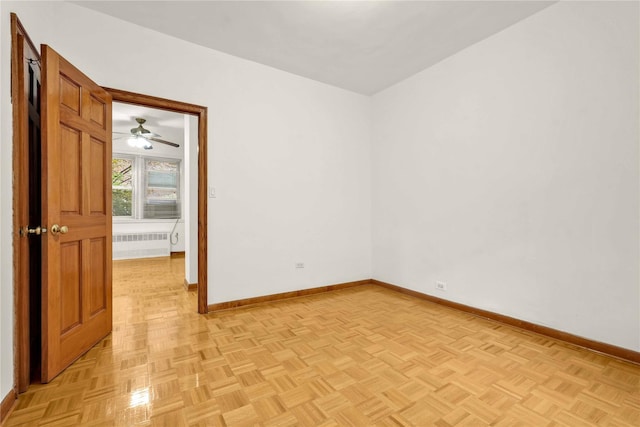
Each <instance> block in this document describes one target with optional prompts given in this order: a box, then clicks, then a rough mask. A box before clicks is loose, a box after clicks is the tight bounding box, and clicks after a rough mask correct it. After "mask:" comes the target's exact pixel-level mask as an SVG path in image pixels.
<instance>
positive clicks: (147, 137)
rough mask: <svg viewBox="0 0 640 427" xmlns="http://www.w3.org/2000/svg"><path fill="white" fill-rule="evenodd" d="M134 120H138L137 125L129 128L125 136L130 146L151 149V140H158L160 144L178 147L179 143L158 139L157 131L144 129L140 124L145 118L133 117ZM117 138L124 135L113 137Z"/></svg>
mask: <svg viewBox="0 0 640 427" xmlns="http://www.w3.org/2000/svg"><path fill="white" fill-rule="evenodd" d="M135 120H136V122H138V126H137V127H134V128H131V134H130V135H129V137H128V138H127V143H128V144H129V145H130V146H132V147H138V148H144V149H145V150H151V149H153V145H152V144H151V141H153V142H159V143H161V144H166V145H170V146H172V147H176V148H177V147H180V145H179V144H176V143H175V142H171V141H165V140H164V139H160V136H161V135H158V134H157V133H153V132H151V131H150V130H148V129H145V128H144V126H142V125H143V124H144V123H145V122H146V121H147V120H146V119H143V118H141V117H135ZM113 133H114V134H122V135H128V134H127V133H124V132H113ZM118 138H124V136H119V137H117V138H114V139H118Z"/></svg>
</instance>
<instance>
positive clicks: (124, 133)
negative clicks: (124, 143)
mask: <svg viewBox="0 0 640 427" xmlns="http://www.w3.org/2000/svg"><path fill="white" fill-rule="evenodd" d="M111 133H112V134H114V135H115V134H116V133H117V134H119V135H131V133H130V132H111Z"/></svg>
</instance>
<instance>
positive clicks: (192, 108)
mask: <svg viewBox="0 0 640 427" xmlns="http://www.w3.org/2000/svg"><path fill="white" fill-rule="evenodd" d="M25 45H28V46H29V47H30V48H31V49H32V50H33V51H34V52H36V53H39V49H36V48H35V45H34V44H33V42H32V41H31V39H30V38H29V35H28V34H27V32H26V31H25V29H24V26H23V25H22V23H21V22H20V20H19V19H18V17H17V15H16V14H14V13H12V14H11V101H12V109H13V112H12V114H13V121H12V129H13V137H12V143H13V165H12V166H13V171H12V172H13V185H12V189H13V230H12V236H13V238H12V242H13V297H14V299H13V306H14V325H13V336H14V338H13V343H14V344H13V355H14V360H13V365H14V366H13V369H14V375H13V379H14V387H13V392H14V395H15V396H17V394H18V393H20V392H24V391H26V389H27V387H28V385H29V382H30V376H29V374H30V372H29V370H30V367H29V365H28V364H27V363H25V361H28V360H29V355H30V346H29V333H28V332H27V331H26V330H25V327H28V325H29V304H28V303H27V301H28V297H29V289H28V287H29V281H28V280H25V277H26V278H27V279H28V277H29V276H28V266H27V267H25V263H24V258H26V256H27V255H28V253H27V254H22V253H21V251H20V246H21V245H20V243H21V240H20V239H22V238H23V237H21V235H20V232H19V230H20V228H21V227H23V226H26V225H34V224H23V222H24V210H25V203H28V195H29V193H28V192H29V186H28V182H25V179H24V177H23V175H22V173H21V171H23V170H25V165H27V166H28V162H29V152H28V143H29V141H28V132H27V131H26V129H27V124H28V119H27V118H26V117H25V114H24V111H25V108H26V105H27V101H26V98H25V96H24V95H25V94H24V66H21V65H23V63H22V61H23V60H24V59H25V57H24V55H25V50H24V46H25ZM36 60H38V61H39V60H40V57H39V56H38V58H36ZM104 89H105V90H106V91H107V92H109V94H111V96H112V97H113V101H117V102H123V103H129V104H137V105H142V106H146V107H151V108H157V109H162V110H169V111H174V112H177V113H182V114H189V115H193V116H196V117H198V284H197V293H198V297H197V299H198V313H200V314H206V313H207V311H208V304H207V290H208V289H207V286H208V281H207V107H203V106H200V105H195V104H189V103H184V102H180V101H173V100H169V99H164V98H159V97H155V96H150V95H143V94H139V93H134V92H128V91H124V90H119V89H113V88H107V87H104ZM105 191H111V189H110V188H106V189H105ZM24 238H26V237H24Z"/></svg>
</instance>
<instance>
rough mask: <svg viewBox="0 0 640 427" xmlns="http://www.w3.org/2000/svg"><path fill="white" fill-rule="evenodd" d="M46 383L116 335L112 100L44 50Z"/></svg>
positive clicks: (42, 51) (44, 379)
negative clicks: (99, 344) (112, 288)
mask: <svg viewBox="0 0 640 427" xmlns="http://www.w3.org/2000/svg"><path fill="white" fill-rule="evenodd" d="M41 57H42V111H41V114H42V224H43V227H46V228H47V232H46V233H44V234H43V242H42V381H43V382H49V381H50V380H51V379H53V378H54V377H55V376H56V375H57V374H59V373H60V372H61V371H62V370H63V369H64V368H66V367H67V366H69V365H70V364H71V363H72V362H73V361H74V360H76V359H77V358H79V357H80V356H82V355H83V354H84V353H85V352H86V351H87V350H89V349H90V348H91V347H92V346H93V345H95V344H96V343H97V342H98V341H100V340H101V339H102V338H104V337H105V336H107V335H108V334H109V333H110V332H111V323H112V310H111V192H110V191H108V190H107V189H109V188H111V185H110V182H111V96H110V95H109V94H108V93H107V92H106V91H105V90H104V89H102V88H101V87H100V86H98V85H97V84H95V83H94V82H93V81H91V80H90V79H89V78H88V77H87V76H85V75H84V74H82V72H80V71H79V70H78V69H77V68H75V67H74V66H73V65H71V64H70V63H69V62H68V61H66V60H65V59H64V58H62V57H61V56H60V55H59V54H58V53H56V52H55V51H54V50H53V49H51V48H50V47H49V46H46V45H42V47H41Z"/></svg>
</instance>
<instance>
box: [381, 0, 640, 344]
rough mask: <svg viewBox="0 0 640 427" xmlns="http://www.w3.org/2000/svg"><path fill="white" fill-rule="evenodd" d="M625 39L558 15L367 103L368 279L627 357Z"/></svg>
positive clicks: (619, 24)
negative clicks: (605, 346) (617, 349)
mask: <svg viewBox="0 0 640 427" xmlns="http://www.w3.org/2000/svg"><path fill="white" fill-rule="evenodd" d="M638 40H639V34H638V4H637V3H611V2H601V3H583V2H567V3H559V4H556V5H553V6H551V7H549V8H547V9H545V10H543V11H541V12H539V13H538V14H536V15H533V16H532V17H530V18H528V19H526V20H524V21H522V22H521V23H519V24H517V25H515V26H512V27H510V28H508V29H506V30H505V31H502V32H501V33H498V34H496V35H495V36H492V37H490V38H488V39H486V40H484V41H482V42H480V43H477V44H476V45H474V46H471V47H470V48H468V49H466V50H464V51H462V52H460V53H458V54H456V55H454V56H453V57H450V58H448V59H446V60H444V61H442V62H441V63H439V64H437V65H436V66H434V67H432V68H430V69H427V70H425V71H423V72H421V73H419V74H417V75H415V76H413V77H412V78H410V79H408V80H405V81H403V82H401V83H399V84H397V85H395V86H394V87H392V88H390V89H388V90H386V91H384V92H381V93H379V94H377V95H376V96H374V98H373V113H372V114H373V131H372V135H373V158H372V165H373V182H372V188H373V189H374V192H373V230H374V233H373V236H374V237H373V253H374V256H373V266H374V274H373V276H374V277H375V278H376V279H379V280H382V281H386V282H391V283H394V284H397V285H400V286H404V287H407V288H410V289H413V290H417V291H420V292H423V293H427V294H432V295H435V296H437V297H441V298H445V299H449V300H453V301H456V302H460V303H463V304H467V305H471V306H474V307H479V308H483V309H487V310H490V311H494V312H498V313H502V314H505V315H509V316H513V317H516V318H520V319H524V320H528V321H531V322H534V323H537V324H542V325H547V326H550V327H552V328H556V329H560V330H563V331H567V332H570V333H573V334H576V335H579V336H583V337H587V338H590V339H594V340H597V341H601V342H606V343H611V344H614V345H618V346H622V347H625V348H629V349H632V350H635V351H638V350H640V317H639V316H640V293H639V283H640V282H639V273H638V262H639V259H640V257H639V252H638V247H639V246H638V244H639V240H638V237H639V227H638V219H639V211H638V203H639V200H638V195H639V176H638V141H639V133H638V126H639V111H638V104H639V93H638V92H639V88H638V76H639V75H640V74H639V73H640V70H639V67H638V60H639V53H638V52H639V42H638ZM436 280H440V281H444V282H446V283H447V285H448V290H447V291H446V292H442V291H437V290H435V281H436Z"/></svg>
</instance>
